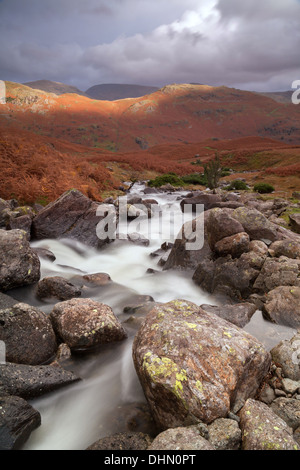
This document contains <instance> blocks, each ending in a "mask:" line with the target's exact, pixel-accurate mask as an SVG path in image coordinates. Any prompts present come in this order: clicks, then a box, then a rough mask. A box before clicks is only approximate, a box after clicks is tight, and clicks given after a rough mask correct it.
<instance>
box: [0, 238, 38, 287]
mask: <svg viewBox="0 0 300 470" xmlns="http://www.w3.org/2000/svg"><path fill="white" fill-rule="evenodd" d="M0 260H1V264H0V290H1V291H7V290H10V289H14V288H16V287H20V286H26V285H29V284H34V283H35V282H37V281H38V280H39V279H40V260H39V257H38V256H37V255H36V253H34V251H33V250H32V249H31V248H30V245H29V242H28V239H27V236H26V233H25V232H24V231H23V230H9V231H6V230H0Z"/></svg>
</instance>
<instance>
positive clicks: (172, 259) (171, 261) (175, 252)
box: [163, 212, 213, 270]
mask: <svg viewBox="0 0 300 470" xmlns="http://www.w3.org/2000/svg"><path fill="white" fill-rule="evenodd" d="M208 216H209V213H208V212H205V213H204V216H203V215H201V216H199V217H196V218H195V219H193V220H192V221H190V222H186V223H185V224H184V225H183V226H182V228H181V230H180V232H179V234H178V235H177V237H176V240H175V242H174V245H173V247H172V249H171V252H170V254H169V256H168V259H167V261H166V263H165V264H164V267H163V269H164V270H167V269H174V268H187V269H195V268H196V267H197V266H198V264H199V263H200V262H201V261H203V260H208V259H211V258H212V256H213V252H212V250H211V248H210V246H209V243H208V241H207V236H206V221H207V217H208ZM193 237H194V238H193ZM196 238H197V239H198V240H200V242H201V241H203V244H201V245H202V246H201V247H197V246H195V249H193V246H188V245H187V243H190V244H191V245H192V243H191V242H192V241H193V240H195V239H196ZM187 248H189V249H187Z"/></svg>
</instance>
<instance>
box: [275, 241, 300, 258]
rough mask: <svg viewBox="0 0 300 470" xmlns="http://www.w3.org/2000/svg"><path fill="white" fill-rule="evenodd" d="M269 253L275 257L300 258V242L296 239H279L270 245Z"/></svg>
mask: <svg viewBox="0 0 300 470" xmlns="http://www.w3.org/2000/svg"><path fill="white" fill-rule="evenodd" d="M269 253H270V255H271V256H273V257H277V258H279V257H280V256H286V257H287V258H292V259H296V258H300V244H299V243H298V242H296V241H294V240H278V241H276V242H274V243H272V245H271V246H270V247H269Z"/></svg>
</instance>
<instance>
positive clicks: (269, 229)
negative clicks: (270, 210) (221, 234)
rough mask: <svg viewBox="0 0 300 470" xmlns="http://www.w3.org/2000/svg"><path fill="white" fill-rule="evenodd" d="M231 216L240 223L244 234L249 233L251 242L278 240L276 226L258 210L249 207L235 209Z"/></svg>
mask: <svg viewBox="0 0 300 470" xmlns="http://www.w3.org/2000/svg"><path fill="white" fill-rule="evenodd" d="M231 216H232V217H233V218H234V219H236V220H237V221H239V222H240V223H241V224H242V226H243V228H244V230H243V231H244V232H247V233H248V235H249V236H250V238H251V240H270V241H275V240H277V238H278V236H277V229H276V225H275V224H272V222H269V220H268V219H267V218H266V217H265V216H264V215H263V214H262V213H261V212H259V211H258V210H256V209H248V208H247V207H239V208H237V209H234V210H233V211H232V213H231Z"/></svg>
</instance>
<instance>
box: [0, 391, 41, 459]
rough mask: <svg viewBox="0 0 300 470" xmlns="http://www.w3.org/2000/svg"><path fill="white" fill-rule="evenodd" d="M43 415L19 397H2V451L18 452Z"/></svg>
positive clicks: (0, 438)
mask: <svg viewBox="0 0 300 470" xmlns="http://www.w3.org/2000/svg"><path fill="white" fill-rule="evenodd" d="M40 424H41V415H40V413H39V412H38V411H37V410H35V409H34V408H33V407H32V406H31V405H29V403H27V402H26V401H25V400H23V399H22V398H19V397H13V396H5V397H0V450H18V449H20V447H21V446H22V445H23V444H24V443H25V442H26V441H27V439H28V438H29V436H30V434H31V433H32V431H34V429H36V428H37V427H39V426H40Z"/></svg>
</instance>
